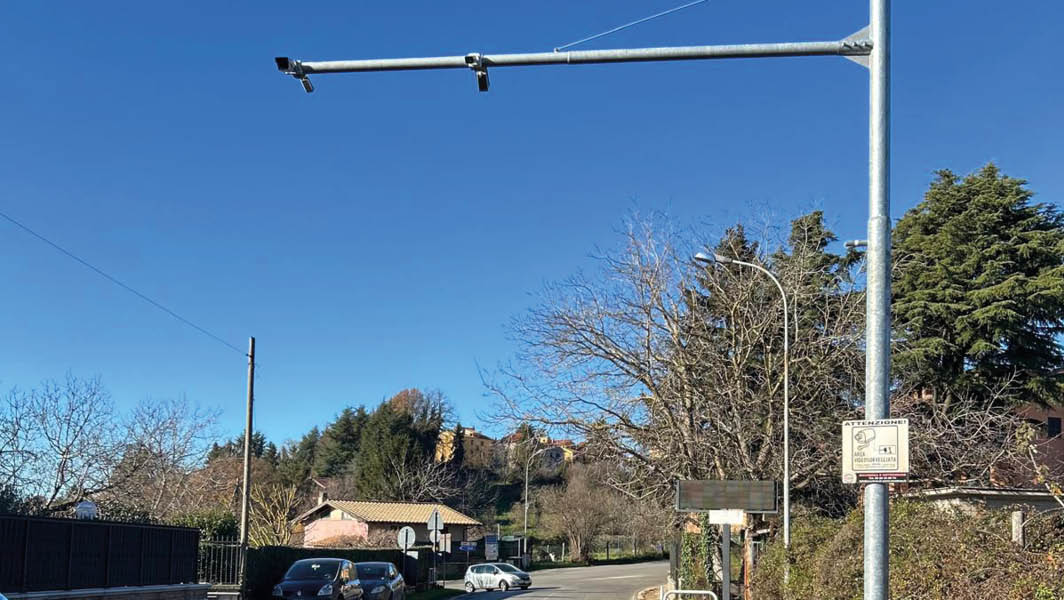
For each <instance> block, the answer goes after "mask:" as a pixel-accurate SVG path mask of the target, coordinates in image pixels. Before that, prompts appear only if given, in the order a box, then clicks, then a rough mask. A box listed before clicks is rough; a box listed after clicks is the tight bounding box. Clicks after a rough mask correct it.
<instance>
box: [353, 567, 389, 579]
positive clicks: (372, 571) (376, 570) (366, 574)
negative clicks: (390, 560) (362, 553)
mask: <svg viewBox="0 0 1064 600" xmlns="http://www.w3.org/2000/svg"><path fill="white" fill-rule="evenodd" d="M355 570H356V571H358V578H359V579H387V578H388V565H359V564H356V565H355Z"/></svg>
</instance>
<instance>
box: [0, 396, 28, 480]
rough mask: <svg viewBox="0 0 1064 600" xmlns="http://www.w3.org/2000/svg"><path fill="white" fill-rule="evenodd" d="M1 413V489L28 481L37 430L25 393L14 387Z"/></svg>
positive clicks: (5, 399)
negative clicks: (35, 429)
mask: <svg viewBox="0 0 1064 600" xmlns="http://www.w3.org/2000/svg"><path fill="white" fill-rule="evenodd" d="M2 408H3V412H2V413H0V488H4V489H20V488H22V487H24V486H25V484H26V481H27V467H28V466H29V465H30V464H31V463H32V462H33V460H34V459H35V455H34V451H33V448H32V446H31V441H32V432H33V431H34V427H33V425H34V424H33V423H32V418H31V415H30V411H29V402H28V398H27V397H26V394H25V393H23V392H21V391H20V390H18V389H13V390H11V391H10V392H9V393H8V394H7V396H6V397H5V398H4V400H3V405H2Z"/></svg>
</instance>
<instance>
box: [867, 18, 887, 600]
mask: <svg viewBox="0 0 1064 600" xmlns="http://www.w3.org/2000/svg"><path fill="white" fill-rule="evenodd" d="M869 9H870V10H869V12H870V16H871V27H870V33H871V36H872V42H873V44H874V47H873V49H872V54H871V56H870V59H871V62H870V65H869V112H868V117H869V130H868V176H869V177H868V179H869V181H868V184H869V188H868V263H867V265H868V266H867V268H868V288H867V294H868V295H867V300H866V304H865V321H866V323H865V327H866V331H867V333H866V339H867V345H866V348H867V350H866V354H865V419H886V418H888V417H889V416H890V0H870V5H869ZM889 510H890V509H889V506H888V498H887V484H885V483H870V484H868V485H867V486H866V487H865V490H864V518H865V522H864V600H886V599H887V594H888V584H889V581H890V576H889V569H890V567H889V561H888V552H887V546H888V535H889V531H888V526H887V516H888V511H889Z"/></svg>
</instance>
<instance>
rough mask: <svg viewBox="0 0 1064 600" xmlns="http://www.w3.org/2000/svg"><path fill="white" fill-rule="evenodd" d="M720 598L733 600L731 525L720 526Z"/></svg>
mask: <svg viewBox="0 0 1064 600" xmlns="http://www.w3.org/2000/svg"><path fill="white" fill-rule="evenodd" d="M720 597H721V598H722V600H731V525H728V524H727V523H725V524H723V525H721V526H720Z"/></svg>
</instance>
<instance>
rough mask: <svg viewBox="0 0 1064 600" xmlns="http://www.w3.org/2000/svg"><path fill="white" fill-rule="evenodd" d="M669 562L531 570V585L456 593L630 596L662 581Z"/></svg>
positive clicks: (581, 598) (518, 598)
mask: <svg viewBox="0 0 1064 600" xmlns="http://www.w3.org/2000/svg"><path fill="white" fill-rule="evenodd" d="M668 568H669V563H668V562H664V561H663V562H650V563H636V564H632V565H604V566H599V567H573V568H570V569H550V570H546V571H532V587H530V588H529V589H527V590H511V591H509V592H500V591H494V592H485V591H484V590H477V591H475V592H473V593H472V594H466V595H464V596H459V597H460V598H468V599H470V600H497V599H500V598H513V599H514V600H541V599H543V598H553V599H554V600H630V599H631V597H632V595H633V594H635V593H636V592H638V591H639V590H642V589H644V588H648V587H651V586H655V585H661V584H662V583H664V582H665V576H666V575H667V573H668ZM461 585H462V582H460V581H458V582H449V584H448V585H447V587H449V588H460V587H461Z"/></svg>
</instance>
